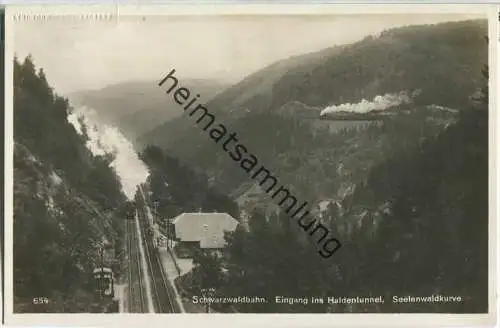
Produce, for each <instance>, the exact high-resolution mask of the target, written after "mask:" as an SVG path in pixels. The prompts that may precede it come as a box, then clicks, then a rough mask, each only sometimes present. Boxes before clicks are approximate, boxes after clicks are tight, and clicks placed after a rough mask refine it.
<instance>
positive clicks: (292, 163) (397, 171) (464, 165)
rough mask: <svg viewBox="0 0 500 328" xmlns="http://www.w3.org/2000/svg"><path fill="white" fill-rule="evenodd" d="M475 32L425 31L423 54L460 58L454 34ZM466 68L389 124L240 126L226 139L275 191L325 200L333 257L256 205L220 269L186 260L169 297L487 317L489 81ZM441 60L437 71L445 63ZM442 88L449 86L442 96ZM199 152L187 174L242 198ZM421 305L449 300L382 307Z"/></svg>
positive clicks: (250, 119) (271, 122) (215, 262)
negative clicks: (264, 168)
mask: <svg viewBox="0 0 500 328" xmlns="http://www.w3.org/2000/svg"><path fill="white" fill-rule="evenodd" d="M475 24H476V22H473V23H471V22H466V23H447V24H443V25H437V26H436V27H431V28H432V29H439V28H443V30H442V32H443V33H437V32H439V31H437V32H436V30H434V32H436V34H435V36H436V38H430V40H428V39H427V42H431V41H432V40H435V41H436V40H441V41H442V42H443V43H444V44H442V45H440V44H439V43H438V42H437V41H436V43H434V45H435V46H436V47H439V48H446V47H447V46H449V45H450V44H452V45H455V46H456V47H458V48H457V49H459V48H461V47H465V48H467V47H469V45H470V44H475V42H476V41H471V39H468V37H467V35H469V36H470V34H467V32H466V30H467V29H468V28H471V25H472V26H474V25H475ZM463 26H468V27H467V28H466V29H465V30H463V29H462V27H463ZM452 27H453V28H452ZM472 29H473V30H474V31H476V30H475V28H472ZM450 30H452V31H453V32H450ZM417 31H419V32H418V33H417ZM422 31H424V32H425V28H421V27H418V28H413V27H412V28H408V29H402V30H401V33H402V34H405V33H408V34H409V35H412V36H413V37H414V38H416V39H420V38H421V37H422V36H421V35H420V36H419V33H422ZM413 32H415V33H413ZM469 32H470V31H469ZM398 33H399V32H398V31H397V30H396V31H395V32H390V33H386V34H383V35H382V37H381V38H383V37H384V35H385V37H387V36H394V35H399V34H398ZM450 33H451V35H450ZM424 34H425V33H424ZM443 35H446V37H443ZM473 35H474V36H475V37H474V38H473V39H474V40H476V37H477V40H478V41H477V42H478V43H477V44H476V47H477V48H478V49H483V50H480V52H481V51H486V48H487V47H486V43H485V42H484V35H476V34H475V32H474V33H473ZM453 36H454V37H456V38H453ZM440 37H443V39H440ZM462 37H463V38H465V39H462ZM424 39H425V38H424ZM460 40H461V41H460ZM465 40H468V41H466V42H465ZM479 42H480V43H481V44H479ZM457 52H459V54H457V57H459V58H462V57H461V56H462V52H460V51H457ZM413 54H414V53H411V54H408V56H409V57H410V58H411V57H412V55H413ZM469 54H471V55H472V52H471V51H469ZM427 55H428V56H430V55H429V54H427ZM450 56H452V57H453V56H454V54H451V53H450ZM430 57H431V58H432V56H430ZM476 59H477V62H472V61H469V60H471V59H470V58H469V59H468V60H467V64H463V65H464V67H463V68H464V70H465V71H463V70H462V71H460V74H459V73H458V72H451V71H450V72H449V73H450V76H449V80H448V83H450V84H449V87H439V88H438V87H435V88H434V89H435V92H436V94H434V95H433V96H431V95H432V93H431V94H429V93H427V95H428V96H429V97H430V98H428V99H427V100H426V98H420V100H415V102H414V103H412V104H409V105H405V106H402V107H401V108H399V109H397V110H396V111H397V112H398V115H395V116H394V117H391V118H390V119H387V120H383V121H381V122H373V121H372V122H365V123H363V122H358V123H356V124H353V125H352V126H350V127H346V126H344V127H342V128H340V129H337V128H335V127H333V131H331V130H330V128H331V126H329V125H328V124H329V123H324V122H323V123H317V122H314V121H311V120H307V119H302V120H300V121H299V120H294V118H293V116H291V115H282V114H279V112H278V114H276V113H273V111H271V112H270V113H269V112H267V113H266V112H264V113H250V114H248V115H247V116H246V117H245V119H244V120H243V119H242V120H239V121H237V122H236V123H234V131H238V132H240V131H254V132H255V133H254V134H252V135H251V136H250V135H248V137H247V136H244V137H242V138H241V139H240V140H244V141H243V142H244V143H245V144H248V145H249V148H250V146H252V151H255V153H256V154H258V155H259V156H260V157H259V159H260V160H262V161H263V162H265V163H266V164H267V165H268V167H269V168H270V169H273V173H275V174H276V176H279V177H280V179H281V180H280V181H283V180H284V181H286V182H288V183H290V185H291V186H293V187H295V188H296V189H298V191H299V192H301V196H302V197H303V199H307V200H316V201H318V200H321V199H326V200H328V202H329V206H328V207H327V208H326V210H325V211H323V212H322V213H321V214H320V213H319V212H316V213H315V215H316V216H317V217H318V218H321V220H322V221H323V222H324V223H325V224H328V225H329V226H330V228H331V229H332V230H333V231H335V232H337V233H338V235H339V237H338V238H339V240H341V241H342V248H341V249H340V250H339V251H338V252H337V253H335V255H334V256H333V257H332V258H331V259H329V260H324V259H322V258H321V257H320V256H318V255H317V254H316V249H315V246H314V245H313V244H312V243H310V242H308V240H307V238H306V237H305V234H304V233H303V231H299V228H298V227H297V222H296V221H294V220H291V219H290V217H289V216H288V215H286V214H284V213H277V214H270V213H266V212H265V210H266V209H267V208H268V205H267V204H269V203H272V200H269V199H268V200H267V201H268V202H267V203H261V204H259V203H257V204H256V203H253V204H252V206H251V207H248V208H247V209H246V211H248V212H249V213H250V218H249V219H248V227H246V226H240V227H239V228H238V229H237V231H236V232H235V233H233V234H230V235H228V236H227V240H228V242H229V246H228V247H227V248H226V250H225V252H224V253H223V255H222V256H214V255H212V254H203V253H202V254H199V255H198V256H197V257H196V258H195V263H196V266H195V269H194V270H193V271H192V272H191V273H190V274H188V275H186V276H183V277H180V278H179V279H178V280H177V283H178V285H179V286H180V287H181V290H183V291H184V293H185V294H186V295H197V293H199V290H200V288H201V287H204V288H207V287H211V288H213V289H214V292H213V293H215V294H216V295H223V296H228V295H233V296H238V295H259V296H267V297H268V298H269V300H273V299H274V296H276V295H289V296H297V297H307V296H309V297H311V296H315V297H325V298H326V297H329V296H344V297H356V296H359V297H370V296H373V297H377V296H381V295H382V296H384V298H385V303H384V304H369V305H367V304H326V303H324V304H316V305H312V304H310V303H309V304H308V305H301V304H295V305H291V304H276V303H274V302H272V301H270V303H267V304H236V305H231V306H225V305H214V307H215V310H216V311H221V312H233V311H236V312H271V313H272V312H324V311H328V312H377V313H378V312H396V313H398V312H422V313H429V312H442V313H461V312H462V313H463V312H465V313H480V312H483V313H484V312H487V311H488V92H487V78H488V74H487V68H486V69H485V68H484V63H486V62H487V59H486V58H485V57H482V56H480V57H476ZM476 59H474V60H476ZM401 60H404V59H401ZM442 60H443V62H442V64H443V65H446V61H447V60H448V59H446V60H445V58H442ZM455 60H456V58H453V59H449V61H451V62H455ZM465 67H466V68H465ZM476 68H477V71H474V72H472V71H471V70H472V69H476ZM419 69H422V70H425V68H424V67H419ZM355 71H356V70H355ZM346 74H347V73H346ZM458 75H460V77H458ZM403 76H406V78H407V79H408V80H410V79H412V78H413V77H414V76H413V75H406V74H404V75H403ZM419 76H420V77H422V78H424V77H425V76H428V75H425V74H424V73H422V74H421V75H418V74H417V75H416V78H417V79H418V78H419ZM430 76H432V74H430ZM478 76H479V77H481V78H478ZM442 78H443V79H448V78H447V77H445V76H443V77H442ZM467 80H469V82H467ZM453 81H462V82H461V83H462V84H461V85H460V86H455V87H454V86H453V83H455V82H453ZM411 83H414V82H411ZM420 83H422V84H421V85H422V86H424V87H425V83H424V82H423V81H420ZM304 85H305V88H307V87H308V86H309V85H310V83H304ZM464 85H467V87H466V88H465V89H464V88H462V87H463V86H464ZM415 86H416V84H415ZM478 88H481V89H482V91H481V92H480V93H479V94H480V97H479V99H477V98H476V99H475V101H476V102H477V101H478V100H479V103H474V102H473V99H471V98H472V97H471V96H472V94H476V95H477V94H478V93H477V92H476V91H477V89H478ZM465 90H467V92H468V93H465V92H466V91H465ZM311 92H312V93H314V92H313V91H311ZM307 94H308V93H307V92H306V93H304V95H305V96H307ZM439 94H441V97H439V96H438V95H439ZM307 97H308V96H307ZM433 97H435V98H433ZM291 98H292V99H295V98H294V96H291ZM304 99H305V98H301V100H303V101H305V100H304ZM440 99H441V100H440ZM433 103H434V104H433ZM436 103H437V104H438V105H436ZM308 104H309V103H308ZM304 107H307V105H304ZM325 130H328V131H325ZM256 131H258V132H256ZM242 134H243V133H242ZM184 146H185V145H184ZM200 149H201V150H199V153H198V155H197V156H200V158H203V160H202V161H201V162H199V163H202V164H203V165H206V166H208V167H210V168H211V167H218V168H219V170H220V171H217V170H218V169H213V171H212V172H214V174H216V177H217V178H216V179H214V180H215V182H214V183H216V184H217V182H220V181H222V186H226V187H227V188H228V189H232V188H234V185H235V184H236V185H237V184H239V183H241V184H242V185H240V187H238V189H237V190H238V191H241V190H243V193H244V190H247V189H250V188H249V187H248V186H245V182H244V181H245V178H246V179H247V181H248V177H245V176H244V175H243V174H241V169H240V168H238V167H236V168H234V169H231V168H230V166H229V164H227V166H226V164H221V163H223V161H224V160H222V159H221V158H224V155H225V154H221V152H220V151H219V152H217V150H214V154H216V155H215V156H214V159H210V158H209V153H210V149H207V148H204V147H200ZM200 154H202V155H200ZM193 163H194V162H193ZM268 163H271V164H268ZM231 164H233V166H234V163H231ZM236 171H238V172H239V173H237V172H236ZM217 172H219V173H217ZM238 174H240V175H238ZM225 177H226V178H225ZM235 177H237V179H235ZM238 179H239V180H238ZM252 190H253V191H254V190H255V189H252ZM431 295H440V296H455V297H457V296H460V299H461V300H460V301H459V302H434V303H433V302H423V303H407V304H404V303H397V302H394V301H393V297H394V296H396V297H405V296H422V297H425V296H431Z"/></svg>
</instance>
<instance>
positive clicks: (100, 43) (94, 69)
mask: <svg viewBox="0 0 500 328" xmlns="http://www.w3.org/2000/svg"><path fill="white" fill-rule="evenodd" d="M474 18H478V17H477V16H474V15H468V14H464V15H458V14H449V15H445V14H423V15H417V14H412V15H409V14H405V15H402V14H393V15H362V16H360V15H357V16H355V15H351V16H349V15H344V16H340V15H336V16H333V15H328V16H326V15H325V16H300V15H295V16H291V15H288V16H250V15H248V16H224V17H223V16H182V17H181V16H159V15H158V16H147V17H145V19H143V18H142V17H139V16H128V17H121V18H120V20H119V22H117V21H96V20H92V21H84V20H79V19H75V18H71V17H68V18H66V19H56V20H48V21H21V22H17V23H16V25H15V31H14V48H15V49H14V51H15V53H16V54H17V56H18V57H19V58H24V57H25V56H26V55H28V54H29V53H31V54H32V56H33V58H34V61H35V64H36V65H37V67H42V68H43V69H44V71H45V73H46V75H47V79H48V80H49V83H50V84H51V85H52V86H53V87H54V88H55V90H56V92H57V93H59V94H67V93H69V92H73V91H78V90H85V89H100V88H102V87H105V86H106V85H110V84H116V83H120V82H125V81H144V80H161V78H162V76H163V75H165V74H166V73H168V72H170V70H171V69H172V68H175V69H176V71H177V72H178V73H177V76H178V77H179V79H181V78H194V79H218V80H222V81H225V82H237V81H238V80H240V79H242V78H243V77H245V76H246V75H248V74H251V73H253V72H255V71H257V70H259V69H261V68H263V67H265V66H267V65H270V64H272V63H273V62H275V61H278V60H280V59H284V58H288V57H290V56H293V55H298V54H304V53H309V52H314V51H318V50H321V49H324V48H327V47H331V46H334V45H337V44H345V43H352V42H355V41H357V40H360V39H362V38H363V37H365V36H367V35H370V34H372V35H376V34H378V33H380V32H381V31H383V30H386V29H388V28H391V27H397V26H405V25H415V24H434V23H438V22H443V21H452V20H465V19H474Z"/></svg>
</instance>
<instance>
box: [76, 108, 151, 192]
mask: <svg viewBox="0 0 500 328" xmlns="http://www.w3.org/2000/svg"><path fill="white" fill-rule="evenodd" d="M68 121H69V122H70V123H71V124H72V125H73V126H74V127H75V129H76V131H77V132H78V133H79V134H80V135H81V134H83V129H84V128H85V132H86V133H87V135H88V137H89V139H90V140H88V141H87V144H86V146H87V148H88V149H89V150H90V151H91V152H92V154H94V155H104V154H113V155H114V156H115V159H114V161H113V162H112V163H111V166H112V167H113V169H114V170H115V172H116V174H117V175H118V177H119V179H120V182H121V184H122V188H123V192H124V193H125V195H126V196H127V198H128V199H129V200H133V199H134V195H135V192H136V189H137V186H138V185H139V184H141V183H143V182H145V181H146V179H147V177H148V175H149V172H148V169H147V167H146V165H145V164H144V163H143V162H142V161H141V160H140V158H139V156H138V155H137V153H136V152H135V150H134V148H133V146H132V144H131V143H130V141H128V139H127V138H125V136H124V135H123V134H122V133H121V132H120V131H119V130H118V129H117V128H115V127H112V126H109V125H106V124H103V123H101V122H100V120H99V116H98V115H97V113H96V112H95V111H94V110H92V109H90V108H87V107H80V108H78V109H75V110H74V111H73V113H71V114H69V115H68ZM82 124H83V125H84V126H82Z"/></svg>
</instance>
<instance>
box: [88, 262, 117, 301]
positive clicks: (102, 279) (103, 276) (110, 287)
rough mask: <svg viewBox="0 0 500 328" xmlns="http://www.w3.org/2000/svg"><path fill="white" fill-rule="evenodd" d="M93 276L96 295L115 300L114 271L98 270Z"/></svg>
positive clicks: (95, 270)
mask: <svg viewBox="0 0 500 328" xmlns="http://www.w3.org/2000/svg"><path fill="white" fill-rule="evenodd" d="M92 275H93V277H94V283H95V293H96V294H97V295H100V296H107V297H111V298H113V297H114V296H115V288H114V276H113V270H111V269H110V268H105V267H101V268H96V269H94V271H93V272H92Z"/></svg>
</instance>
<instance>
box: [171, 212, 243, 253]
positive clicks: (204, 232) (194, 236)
mask: <svg viewBox="0 0 500 328" xmlns="http://www.w3.org/2000/svg"><path fill="white" fill-rule="evenodd" d="M238 224H239V222H238V221H237V220H236V219H235V218H233V217H232V216H231V215H229V214H227V213H217V212H214V213H182V214H180V215H178V216H177V217H176V218H174V220H173V221H172V225H173V226H174V231H175V238H176V239H177V240H178V241H179V242H180V243H184V244H195V245H197V246H198V247H200V248H202V249H221V248H224V247H225V246H226V241H225V239H224V232H226V231H228V232H232V231H234V230H235V229H236V227H237V226H238Z"/></svg>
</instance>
